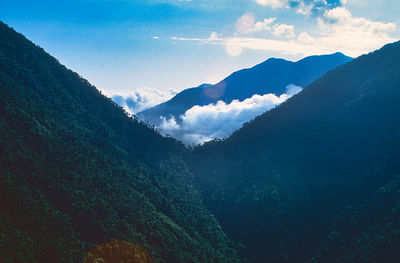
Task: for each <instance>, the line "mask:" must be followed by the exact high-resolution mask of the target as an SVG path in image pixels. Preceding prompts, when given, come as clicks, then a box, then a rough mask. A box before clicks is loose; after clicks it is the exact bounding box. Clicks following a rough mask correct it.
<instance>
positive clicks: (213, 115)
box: [157, 84, 302, 145]
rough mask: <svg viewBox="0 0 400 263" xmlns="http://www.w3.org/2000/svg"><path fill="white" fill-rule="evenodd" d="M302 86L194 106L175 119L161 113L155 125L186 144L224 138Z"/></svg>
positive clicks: (293, 93) (297, 91) (164, 132)
mask: <svg viewBox="0 0 400 263" xmlns="http://www.w3.org/2000/svg"><path fill="white" fill-rule="evenodd" d="M301 90H302V88H301V87H299V86H295V85H293V84H291V85H289V86H287V88H286V93H285V94H282V95H280V96H276V95H275V94H265V95H258V94H256V95H253V96H252V97H251V98H248V99H245V100H244V101H238V100H233V101H232V102H231V103H229V104H226V103H225V102H223V101H219V102H217V103H216V104H209V105H206V106H194V107H192V108H191V109H189V110H187V111H186V112H185V114H183V115H181V116H179V118H178V120H176V119H175V118H174V117H173V116H170V117H164V116H161V119H162V123H161V125H160V126H158V127H157V128H158V129H159V130H160V131H161V132H162V133H163V134H164V135H170V136H172V137H174V138H176V139H178V140H181V141H183V142H184V143H185V144H188V145H196V144H201V143H204V142H206V141H210V140H212V139H215V138H220V139H222V138H226V137H228V136H229V135H231V134H232V133H233V132H234V131H235V130H237V129H239V128H240V127H242V125H243V124H244V123H246V122H248V121H250V120H252V119H254V118H255V117H256V116H258V115H261V114H263V113H264V112H266V111H268V110H270V109H272V108H274V107H276V106H277V105H279V104H281V103H282V102H284V101H286V100H287V99H288V98H290V97H292V96H293V95H295V94H297V93H299V92H300V91H301Z"/></svg>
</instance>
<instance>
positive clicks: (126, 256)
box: [83, 240, 153, 263]
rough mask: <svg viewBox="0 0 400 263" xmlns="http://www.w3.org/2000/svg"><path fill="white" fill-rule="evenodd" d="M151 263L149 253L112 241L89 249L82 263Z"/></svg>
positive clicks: (118, 241) (136, 247)
mask: <svg viewBox="0 0 400 263" xmlns="http://www.w3.org/2000/svg"><path fill="white" fill-rule="evenodd" d="M115 262H118V263H153V261H152V259H151V257H150V254H149V252H148V251H147V250H146V249H144V248H142V247H140V246H137V245H134V244H131V243H129V242H127V241H124V240H112V241H110V242H108V243H106V244H102V245H100V246H97V247H95V248H93V249H91V250H90V251H89V252H88V253H87V254H86V256H85V258H84V259H83V263H115Z"/></svg>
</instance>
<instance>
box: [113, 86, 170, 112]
mask: <svg viewBox="0 0 400 263" xmlns="http://www.w3.org/2000/svg"><path fill="white" fill-rule="evenodd" d="M176 93H177V92H176V91H174V90H156V89H151V88H140V89H137V90H135V91H133V92H132V93H131V94H128V95H120V94H116V95H113V96H112V99H113V100H114V101H115V102H116V103H117V104H119V105H120V106H121V107H123V108H124V109H125V110H126V111H127V112H129V113H130V114H135V113H138V112H141V111H143V110H145V109H148V108H150V107H153V106H155V105H157V104H160V103H162V102H164V101H167V100H169V99H170V98H171V97H173V96H174V95H175V94H176Z"/></svg>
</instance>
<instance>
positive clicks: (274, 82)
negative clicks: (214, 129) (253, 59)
mask: <svg viewBox="0 0 400 263" xmlns="http://www.w3.org/2000/svg"><path fill="white" fill-rule="evenodd" d="M350 60H352V58H350V57H347V56H345V55H344V54H342V53H340V52H336V53H333V54H330V55H319V56H309V57H306V58H303V59H301V60H299V61H296V62H292V61H287V60H284V59H279V58H269V59H267V60H266V61H264V62H262V63H260V64H258V65H255V66H253V67H251V68H246V69H242V70H239V71H236V72H234V73H232V74H230V75H229V76H228V77H226V78H225V79H224V80H222V81H220V82H218V83H216V84H214V85H209V84H202V85H200V86H198V87H195V88H190V89H186V90H183V91H182V92H180V93H178V94H177V95H175V96H174V97H173V98H172V99H171V100H169V101H167V102H164V103H161V104H159V105H157V106H154V107H152V108H150V109H147V110H144V111H142V112H140V113H138V114H137V116H138V117H139V118H140V119H142V120H144V121H146V122H149V124H151V125H156V126H158V125H159V124H160V123H161V119H160V117H161V116H164V117H165V118H167V119H168V118H170V116H173V117H174V118H175V119H176V120H177V122H180V119H179V115H181V114H183V113H185V111H186V110H188V109H190V108H191V107H193V106H195V105H199V106H204V105H208V104H210V103H216V102H217V101H219V100H222V101H224V102H225V103H230V102H232V100H234V99H236V100H239V101H243V100H244V99H246V98H250V97H252V96H253V95H255V94H258V95H264V94H268V93H272V94H275V95H277V96H279V95H281V94H283V93H285V92H286V87H287V86H288V85H290V84H294V85H297V86H301V87H305V86H307V85H308V84H310V83H311V81H313V80H315V79H316V78H318V77H319V76H321V75H322V74H324V73H326V72H327V71H329V70H332V69H334V68H335V67H337V66H338V65H341V64H343V63H346V62H348V61H350Z"/></svg>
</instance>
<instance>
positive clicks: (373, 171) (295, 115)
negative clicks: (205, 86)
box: [190, 43, 400, 262]
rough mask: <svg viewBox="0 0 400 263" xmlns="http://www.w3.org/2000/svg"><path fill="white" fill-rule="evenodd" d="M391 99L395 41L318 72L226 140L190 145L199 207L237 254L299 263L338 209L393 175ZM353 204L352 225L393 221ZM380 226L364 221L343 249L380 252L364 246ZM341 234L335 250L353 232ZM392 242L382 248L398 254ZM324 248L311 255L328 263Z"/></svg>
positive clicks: (397, 88) (398, 71) (397, 86)
mask: <svg viewBox="0 0 400 263" xmlns="http://www.w3.org/2000/svg"><path fill="white" fill-rule="evenodd" d="M399 98H400V43H394V44H391V45H387V46H385V47H384V48H382V49H381V50H379V51H376V52H374V53H372V54H369V55H364V56H362V57H360V58H358V59H356V60H354V61H352V62H350V63H347V64H345V65H343V66H341V67H339V68H337V69H336V70H334V71H331V72H329V73H327V74H326V75H324V76H323V77H321V78H320V79H318V80H317V81H315V82H314V83H312V84H311V85H310V86H309V87H307V88H305V89H304V91H303V92H301V93H300V94H298V95H296V96H294V97H293V98H291V99H289V100H288V101H287V102H285V103H283V104H281V105H280V106H279V107H277V108H276V109H274V110H271V111H270V112H268V113H266V114H264V115H262V116H259V117H257V118H256V119H255V120H254V121H252V122H251V123H248V124H246V125H244V127H243V128H242V129H240V130H239V131H237V132H235V133H234V134H233V135H232V136H231V137H230V138H228V139H226V140H224V141H216V142H211V143H208V144H206V145H204V146H201V147H198V148H197V149H195V152H194V153H193V156H192V157H191V161H190V163H191V167H192V171H193V172H195V175H196V179H197V182H198V185H199V187H200V188H201V189H202V191H203V192H204V193H205V194H204V196H205V198H206V204H207V205H208V206H209V207H210V208H211V209H212V210H213V211H214V213H215V215H216V217H217V219H218V220H219V222H220V223H221V225H222V227H223V229H224V230H225V231H226V233H227V234H228V235H229V236H230V237H231V239H233V240H234V241H237V242H241V243H242V244H244V246H245V248H244V249H243V251H242V255H243V256H244V257H249V258H251V259H252V260H253V261H255V262H265V261H268V262H306V261H308V260H309V259H310V258H311V257H312V256H315V255H316V253H317V252H316V251H317V250H318V247H319V246H320V243H321V242H322V241H323V240H325V239H327V236H328V235H329V233H330V230H331V226H332V224H333V223H334V222H333V218H335V217H336V215H339V214H340V213H341V209H342V208H343V207H346V206H349V205H350V206H352V207H354V209H356V207H358V206H360V205H361V203H362V202H363V201H364V200H366V199H368V198H370V196H371V194H372V193H373V192H374V191H377V189H379V188H380V187H382V186H383V185H385V184H386V183H387V182H388V181H389V180H392V179H393V178H394V176H396V175H398V174H400V165H399V162H398V160H399V157H400V108H399V107H398V100H399ZM396 197H397V198H398V199H397V201H400V198H399V197H398V196H396ZM395 200H396V199H395ZM382 202H383V201H382ZM363 211H364V212H365V214H363V215H362V217H360V219H359V220H360V221H361V222H369V221H368V220H372V219H371V218H374V220H375V218H376V220H378V219H377V217H379V216H382V217H386V219H385V220H386V221H387V223H396V222H397V221H396V220H397V219H396V220H395V217H396V214H390V213H388V214H385V215H383V214H382V215H380V214H379V213H376V212H375V211H374V210H373V209H372V208H369V207H368V209H364V210H363ZM386 221H385V222H386ZM343 224H346V223H343ZM343 227H344V228H346V227H349V228H351V226H348V225H346V226H343ZM396 228H398V225H393V226H392V228H390V229H391V230H392V229H396ZM391 230H390V231H391ZM381 231H382V232H381ZM384 231H389V228H387V229H385V228H384V225H379V226H378V225H375V224H374V223H371V225H370V226H368V225H366V226H365V228H363V229H361V230H360V232H358V233H356V235H357V236H362V237H363V238H364V239H362V240H361V238H360V240H361V241H360V243H359V244H358V245H359V246H360V247H358V248H357V251H354V249H355V247H356V246H357V245H355V244H350V245H351V247H349V248H346V249H348V250H351V251H353V252H348V250H347V253H348V254H346V256H349V257H350V254H351V253H358V255H356V254H351V256H352V257H354V258H356V257H358V258H357V259H358V260H359V262H366V261H367V259H366V258H362V255H363V254H362V251H363V250H369V251H368V253H369V255H368V258H375V257H377V255H378V254H379V253H384V252H383V250H382V249H378V248H377V249H375V247H373V246H372V247H368V246H366V244H367V243H368V242H372V241H371V240H373V239H374V238H377V237H376V236H377V235H383V236H385V235H387V232H384ZM343 235H346V236H345V237H343V240H342V243H341V245H340V246H343V247H346V244H347V243H346V242H347V241H348V240H351V239H352V238H356V236H352V234H351V232H350V231H345V232H344V233H343ZM393 235H395V234H394V233H393ZM366 236H368V237H366ZM391 238H392V239H393V240H394V241H395V240H396V238H397V237H395V236H393V237H391ZM327 240H331V239H329V238H328V239H327ZM386 241H388V240H386ZM394 241H393V242H389V241H388V243H390V246H393V249H392V250H391V251H392V252H393V251H400V247H399V243H398V242H397V241H396V242H394ZM327 242H328V241H327ZM361 242H364V243H361ZM364 245H365V246H364ZM326 246H327V247H324V248H321V249H322V250H321V251H322V252H321V251H320V252H318V254H320V256H319V257H318V258H320V259H321V260H320V261H318V262H331V261H329V259H330V256H329V255H328V256H327V254H324V253H323V251H325V249H327V248H328V249H334V248H333V247H332V248H330V243H329V242H328V243H326ZM335 249H337V247H336V248H335ZM388 253H389V252H388ZM333 254H335V252H333ZM397 254H398V252H397ZM342 259H343V258H339V259H338V260H337V261H333V258H332V262H342V261H341V260H342ZM348 262H355V261H352V259H349V260H348ZM371 262H379V261H371ZM381 262H383V261H381Z"/></svg>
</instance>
